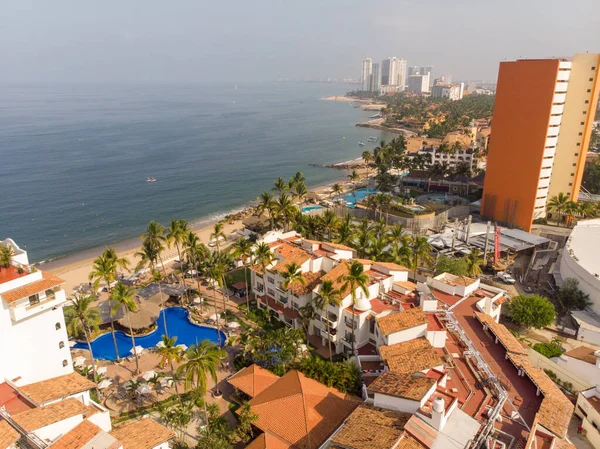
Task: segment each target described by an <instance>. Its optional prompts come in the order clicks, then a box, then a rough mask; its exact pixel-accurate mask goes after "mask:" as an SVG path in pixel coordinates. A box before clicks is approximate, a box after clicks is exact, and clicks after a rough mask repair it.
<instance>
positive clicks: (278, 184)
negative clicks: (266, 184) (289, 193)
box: [271, 177, 288, 195]
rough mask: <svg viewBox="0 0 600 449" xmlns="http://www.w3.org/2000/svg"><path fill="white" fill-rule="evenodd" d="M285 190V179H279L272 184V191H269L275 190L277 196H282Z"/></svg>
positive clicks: (286, 186)
mask: <svg viewBox="0 0 600 449" xmlns="http://www.w3.org/2000/svg"><path fill="white" fill-rule="evenodd" d="M287 189H288V185H287V184H286V182H285V179H283V178H281V177H279V178H277V179H276V180H275V181H274V182H273V189H271V190H275V191H277V193H279V195H282V194H283V192H285V191H286V190H287Z"/></svg>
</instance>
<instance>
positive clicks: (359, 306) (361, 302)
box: [354, 294, 371, 312]
mask: <svg viewBox="0 0 600 449" xmlns="http://www.w3.org/2000/svg"><path fill="white" fill-rule="evenodd" d="M361 296H362V297H361V298H359V299H358V300H357V301H356V304H355V305H354V308H355V309H356V310H358V311H359V312H366V311H367V310H371V301H369V298H367V297H365V296H363V295H362V294H361Z"/></svg>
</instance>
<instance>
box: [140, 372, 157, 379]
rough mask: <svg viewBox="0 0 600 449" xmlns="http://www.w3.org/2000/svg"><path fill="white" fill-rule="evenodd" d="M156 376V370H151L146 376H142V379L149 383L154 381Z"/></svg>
mask: <svg viewBox="0 0 600 449" xmlns="http://www.w3.org/2000/svg"><path fill="white" fill-rule="evenodd" d="M154 376H156V372H155V371H154V370H150V371H146V372H145V373H144V374H142V379H144V380H145V381H146V382H147V381H149V380H150V379H152V378H153V377H154Z"/></svg>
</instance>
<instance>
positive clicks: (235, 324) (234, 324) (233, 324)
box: [227, 321, 240, 329]
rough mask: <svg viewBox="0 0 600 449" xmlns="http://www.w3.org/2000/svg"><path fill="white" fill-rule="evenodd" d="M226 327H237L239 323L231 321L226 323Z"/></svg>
mask: <svg viewBox="0 0 600 449" xmlns="http://www.w3.org/2000/svg"><path fill="white" fill-rule="evenodd" d="M227 327H230V328H231V329H237V328H238V327H240V323H238V322H237V321H232V322H231V323H229V324H228V325H227Z"/></svg>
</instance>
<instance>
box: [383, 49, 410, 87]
mask: <svg viewBox="0 0 600 449" xmlns="http://www.w3.org/2000/svg"><path fill="white" fill-rule="evenodd" d="M406 76H407V75H406V59H401V58H396V57H395V56H393V57H392V56H390V57H389V58H387V59H384V60H383V61H381V85H382V86H384V85H385V86H390V87H391V86H396V88H397V90H396V92H403V91H404V88H405V86H406Z"/></svg>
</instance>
